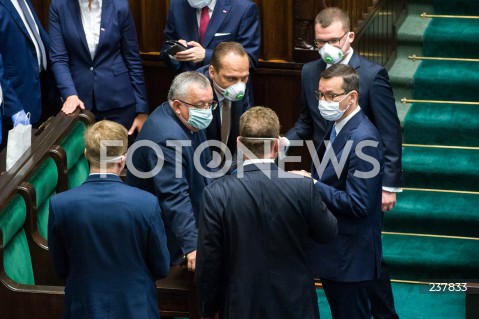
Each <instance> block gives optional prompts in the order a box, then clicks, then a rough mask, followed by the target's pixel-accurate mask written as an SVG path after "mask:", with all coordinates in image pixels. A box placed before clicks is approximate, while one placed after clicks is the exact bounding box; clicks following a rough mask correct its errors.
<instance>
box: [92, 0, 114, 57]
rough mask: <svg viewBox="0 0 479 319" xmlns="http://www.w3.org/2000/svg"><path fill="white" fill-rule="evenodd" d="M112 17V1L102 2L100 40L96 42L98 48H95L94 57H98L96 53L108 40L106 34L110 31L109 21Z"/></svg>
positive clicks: (104, 0)
mask: <svg viewBox="0 0 479 319" xmlns="http://www.w3.org/2000/svg"><path fill="white" fill-rule="evenodd" d="M112 15H113V0H103V3H102V7H101V23H100V39H99V40H98V46H97V48H96V54H95V57H96V56H98V52H99V51H100V49H101V46H102V44H103V42H105V41H106V40H105V39H107V38H108V34H109V32H110V31H111V28H110V20H111V17H112Z"/></svg>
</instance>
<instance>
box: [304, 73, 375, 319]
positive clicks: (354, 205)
mask: <svg viewBox="0 0 479 319" xmlns="http://www.w3.org/2000/svg"><path fill="white" fill-rule="evenodd" d="M359 82H360V81H359V77H358V75H357V73H356V72H355V71H354V69H352V68H351V67H349V66H347V65H342V64H335V65H333V66H332V67H331V68H328V69H326V70H324V71H323V72H322V73H321V80H320V81H319V89H318V91H317V96H318V97H319V98H320V100H319V111H320V112H321V114H322V115H323V117H324V118H326V119H327V120H329V121H331V122H333V123H331V124H334V125H330V126H329V129H328V131H327V132H326V136H328V137H327V140H329V144H326V143H322V144H321V145H320V146H319V148H318V150H317V157H316V158H315V159H314V162H315V165H314V166H313V169H312V172H311V177H313V178H314V179H316V180H317V182H316V184H315V186H316V189H317V190H319V192H320V193H321V197H322V199H323V201H324V203H325V204H326V206H327V207H328V209H329V210H330V211H331V213H333V215H334V216H335V217H336V218H337V221H338V236H337V237H336V238H335V239H333V240H332V241H331V242H330V243H327V244H314V245H313V248H312V250H311V252H310V264H311V267H312V269H313V273H314V275H316V276H319V277H320V278H321V282H322V284H323V288H324V292H325V294H326V297H327V299H328V303H329V305H330V308H331V314H332V316H333V318H335V319H351V318H354V319H370V318H371V308H370V301H371V298H372V295H373V292H374V282H375V279H376V278H377V276H378V274H379V273H380V271H381V256H382V253H381V183H382V177H383V169H384V158H383V145H382V143H381V137H380V135H379V132H378V131H377V129H376V128H375V127H374V125H373V124H372V123H371V122H370V121H369V119H368V118H367V117H366V115H365V114H364V112H363V111H362V107H360V106H359V105H358V91H359ZM334 157H336V158H337V159H340V160H338V161H339V162H340V163H343V164H342V165H335V164H333V163H334V162H332V160H331V158H334ZM318 161H319V162H318ZM319 163H321V164H323V165H319ZM303 173H304V175H306V176H308V175H307V173H305V172H303Z"/></svg>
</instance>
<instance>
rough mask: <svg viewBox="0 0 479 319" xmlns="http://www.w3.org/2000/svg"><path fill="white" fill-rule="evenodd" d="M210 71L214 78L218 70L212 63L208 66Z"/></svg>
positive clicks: (211, 76)
mask: <svg viewBox="0 0 479 319" xmlns="http://www.w3.org/2000/svg"><path fill="white" fill-rule="evenodd" d="M208 73H209V74H210V79H212V80H214V78H215V75H216V70H215V67H214V66H212V65H211V64H210V67H209V68H208Z"/></svg>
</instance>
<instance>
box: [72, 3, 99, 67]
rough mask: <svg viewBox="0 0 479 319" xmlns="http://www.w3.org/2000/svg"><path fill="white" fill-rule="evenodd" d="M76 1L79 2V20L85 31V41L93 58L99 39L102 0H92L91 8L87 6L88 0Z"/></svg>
mask: <svg viewBox="0 0 479 319" xmlns="http://www.w3.org/2000/svg"><path fill="white" fill-rule="evenodd" d="M78 2H79V3H80V11H81V22H82V24H83V30H84V31H85V36H86V42H87V43H88V49H89V50H90V55H91V58H92V59H93V58H94V57H95V52H96V48H97V47H98V42H99V41H100V28H101V5H102V0H93V1H92V2H91V10H90V9H89V8H88V0H78Z"/></svg>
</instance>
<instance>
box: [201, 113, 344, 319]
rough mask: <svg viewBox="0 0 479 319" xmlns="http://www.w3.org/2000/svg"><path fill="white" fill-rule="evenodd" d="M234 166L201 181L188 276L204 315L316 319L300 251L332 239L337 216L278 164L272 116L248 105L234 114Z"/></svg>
mask: <svg viewBox="0 0 479 319" xmlns="http://www.w3.org/2000/svg"><path fill="white" fill-rule="evenodd" d="M240 134H241V136H240V137H238V142H239V143H241V144H243V145H244V146H245V147H246V148H247V149H248V150H249V152H251V153H252V154H250V153H248V152H245V153H244V154H245V157H244V159H245V161H244V162H243V166H240V167H239V168H238V173H237V174H233V175H228V176H226V177H224V178H222V179H219V180H217V181H215V182H214V183H212V184H211V185H209V186H208V187H206V188H205V190H204V192H203V199H202V206H201V212H200V221H199V236H198V265H197V270H196V274H195V276H196V277H195V282H196V288H197V293H198V302H199V306H200V309H201V316H202V317H203V318H212V317H213V316H214V315H215V314H216V313H217V312H219V317H220V318H225V319H226V318H229V319H232V318H249V319H254V318H261V319H267V318H271V319H273V318H274V319H281V318H285V319H286V318H287V319H294V318H297V319H304V318H319V313H318V303H317V297H316V292H315V289H314V282H313V277H312V275H311V272H310V271H309V268H308V263H307V254H308V250H309V247H310V242H311V238H312V239H314V240H315V241H317V242H320V243H327V242H329V241H331V240H332V239H333V238H334V236H336V233H337V224H336V219H335V218H334V217H333V216H332V214H331V213H330V212H329V211H328V209H327V208H326V206H325V205H324V203H323V202H322V200H321V196H320V194H319V192H318V191H317V190H315V187H314V184H313V181H312V180H311V179H305V178H302V177H301V176H297V175H294V174H291V173H287V172H284V171H282V170H281V169H279V168H278V167H277V166H276V165H275V164H274V159H275V158H276V156H277V154H278V144H279V120H278V116H277V115H276V113H274V111H273V110H271V109H268V108H265V107H253V108H251V109H250V110H248V111H246V112H245V113H244V114H243V116H242V117H241V122H240Z"/></svg>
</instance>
